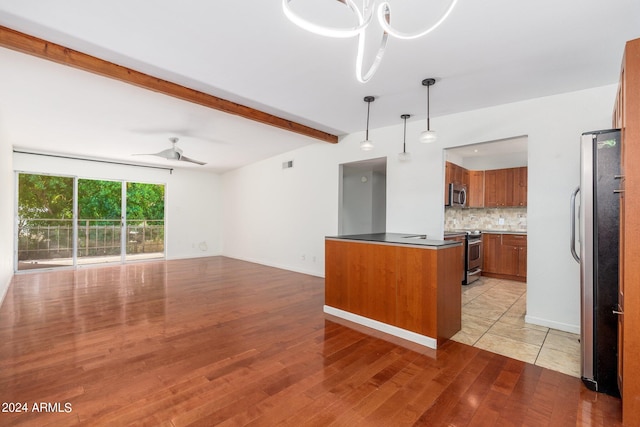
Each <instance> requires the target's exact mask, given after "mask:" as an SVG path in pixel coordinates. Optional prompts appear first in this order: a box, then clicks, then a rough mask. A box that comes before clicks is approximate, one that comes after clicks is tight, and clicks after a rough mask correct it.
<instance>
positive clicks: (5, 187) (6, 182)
mask: <svg viewBox="0 0 640 427" xmlns="http://www.w3.org/2000/svg"><path fill="white" fill-rule="evenodd" d="M0 119H1V118H0ZM12 164H13V157H12V156H11V146H10V145H9V144H7V143H5V142H4V138H3V136H2V135H1V134H0V302H1V301H3V300H4V296H5V294H6V292H7V289H8V288H9V283H10V282H11V277H12V276H13V239H12V237H11V236H13V189H14V186H15V184H14V179H13V166H12Z"/></svg>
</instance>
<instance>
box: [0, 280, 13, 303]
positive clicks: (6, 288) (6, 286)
mask: <svg viewBox="0 0 640 427" xmlns="http://www.w3.org/2000/svg"><path fill="white" fill-rule="evenodd" d="M12 280H13V274H11V275H9V279H8V280H7V282H6V283H5V284H4V287H2V289H0V291H1V292H0V306H2V304H3V303H4V299H5V298H6V296H7V292H9V286H11V281H12Z"/></svg>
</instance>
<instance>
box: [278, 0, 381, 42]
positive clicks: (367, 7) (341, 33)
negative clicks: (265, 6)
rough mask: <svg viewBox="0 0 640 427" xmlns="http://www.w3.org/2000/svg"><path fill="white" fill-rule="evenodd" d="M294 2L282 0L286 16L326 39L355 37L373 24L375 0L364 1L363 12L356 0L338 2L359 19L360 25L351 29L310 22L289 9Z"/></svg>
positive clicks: (339, 0)
mask: <svg viewBox="0 0 640 427" xmlns="http://www.w3.org/2000/svg"><path fill="white" fill-rule="evenodd" d="M292 1H293V0H282V11H283V12H284V14H285V16H286V17H287V18H289V20H290V21H291V22H293V23H294V24H296V25H297V26H299V27H300V28H302V29H304V30H307V31H309V32H312V33H314V34H318V35H321V36H325V37H333V38H349V37H355V36H357V35H358V34H360V33H362V32H363V30H364V29H365V28H366V27H367V26H368V25H369V24H370V23H371V20H372V18H373V7H372V2H373V0H365V1H364V10H363V11H362V12H361V11H360V9H358V7H357V6H356V4H355V3H354V0H337V1H338V2H340V3H343V4H344V5H346V6H347V7H348V8H349V9H351V11H352V12H353V13H354V14H355V15H356V16H357V17H358V25H356V26H355V27H351V28H335V27H326V26H324V25H318V24H314V23H313V22H311V21H308V20H306V19H304V18H302V17H301V16H300V15H298V14H296V13H295V12H293V11H292V10H291V8H290V7H289V3H291V2H292Z"/></svg>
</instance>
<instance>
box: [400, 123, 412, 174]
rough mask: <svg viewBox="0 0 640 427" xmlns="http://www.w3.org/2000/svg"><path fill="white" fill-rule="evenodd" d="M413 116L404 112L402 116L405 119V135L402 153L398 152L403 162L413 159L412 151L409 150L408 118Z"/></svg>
mask: <svg viewBox="0 0 640 427" xmlns="http://www.w3.org/2000/svg"><path fill="white" fill-rule="evenodd" d="M409 117H411V114H403V115H401V116H400V118H401V119H402V120H404V136H403V139H402V153H400V154H398V160H400V161H401V162H408V161H409V160H411V153H409V152H407V119H408V118H409Z"/></svg>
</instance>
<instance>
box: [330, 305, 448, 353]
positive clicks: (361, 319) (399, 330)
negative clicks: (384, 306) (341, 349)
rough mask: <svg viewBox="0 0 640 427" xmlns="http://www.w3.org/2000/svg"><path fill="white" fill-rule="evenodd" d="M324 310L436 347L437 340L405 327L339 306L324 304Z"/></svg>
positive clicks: (354, 321) (342, 317) (369, 326)
mask: <svg viewBox="0 0 640 427" xmlns="http://www.w3.org/2000/svg"><path fill="white" fill-rule="evenodd" d="M324 312H325V313H327V314H330V315H332V316H335V317H339V318H341V319H344V320H348V321H349V322H353V323H357V324H359V325H362V326H366V327H368V328H371V329H375V330H376V331H380V332H384V333H385V334H389V335H393V336H395V337H398V338H402V339H404V340H407V341H411V342H414V343H416V344H420V345H423V346H425V347H429V348H433V349H436V348H438V340H437V339H435V338H431V337H428V336H426V335H420V334H417V333H415V332H411V331H407V330H406V329H402V328H398V327H397V326H392V325H389V324H387V323H382V322H378V321H377V320H373V319H369V318H368V317H363V316H359V315H357V314H353V313H350V312H348V311H344V310H340V309H339V308H335V307H331V306H328V305H325V306H324Z"/></svg>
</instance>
